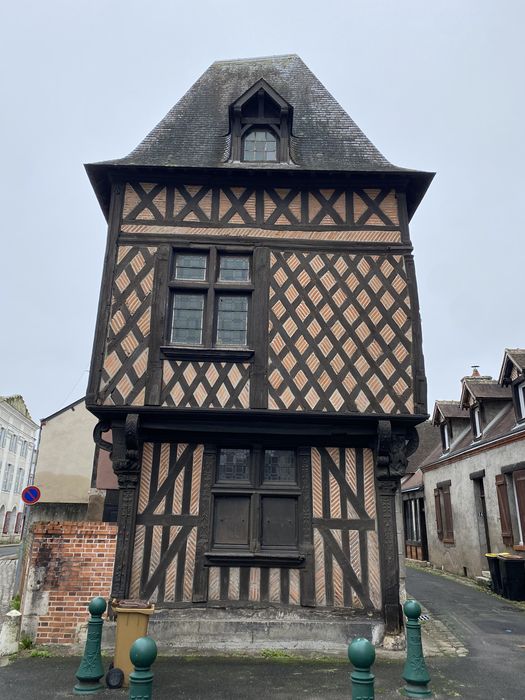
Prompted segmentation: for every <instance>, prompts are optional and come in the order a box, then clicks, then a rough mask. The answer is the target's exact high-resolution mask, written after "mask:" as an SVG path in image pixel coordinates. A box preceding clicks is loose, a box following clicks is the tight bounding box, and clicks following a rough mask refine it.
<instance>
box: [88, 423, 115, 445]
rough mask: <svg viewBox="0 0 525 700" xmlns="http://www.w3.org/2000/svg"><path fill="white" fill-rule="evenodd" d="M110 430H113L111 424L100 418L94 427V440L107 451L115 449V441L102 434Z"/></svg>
mask: <svg viewBox="0 0 525 700" xmlns="http://www.w3.org/2000/svg"><path fill="white" fill-rule="evenodd" d="M108 430H111V426H110V425H109V423H106V421H103V420H99V422H98V423H97V424H96V425H95V427H94V429H93V440H94V441H95V445H97V447H99V448H100V449H101V450H104V451H105V452H111V450H112V449H113V443H111V442H108V441H107V440H104V438H103V437H102V434H103V433H107V432H108Z"/></svg>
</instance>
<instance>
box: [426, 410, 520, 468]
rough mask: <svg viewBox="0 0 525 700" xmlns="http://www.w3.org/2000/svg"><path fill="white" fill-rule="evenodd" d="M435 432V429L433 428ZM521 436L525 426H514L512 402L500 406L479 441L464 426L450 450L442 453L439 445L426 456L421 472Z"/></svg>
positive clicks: (514, 417) (454, 439) (514, 418)
mask: <svg viewBox="0 0 525 700" xmlns="http://www.w3.org/2000/svg"><path fill="white" fill-rule="evenodd" d="M435 430H436V432H437V430H438V429H437V428H435ZM518 433H519V434H523V436H524V439H525V426H518V427H517V426H516V415H515V413H514V406H513V404H512V401H509V402H508V403H506V404H502V405H501V410H500V411H499V412H498V414H497V415H496V416H495V417H494V418H493V419H492V420H491V421H490V423H489V424H488V425H487V426H486V427H485V428H484V430H483V435H482V437H481V438H480V439H479V440H476V441H474V439H473V437H472V430H471V428H470V424H469V425H468V427H467V426H466V428H465V431H462V432H461V433H460V434H459V435H457V436H455V437H454V438H453V440H452V442H451V445H450V450H449V451H448V452H446V453H443V449H442V446H441V443H439V445H436V447H435V449H434V450H432V452H431V453H430V454H429V455H428V456H427V458H426V459H425V460H424V462H423V464H422V465H421V467H422V469H423V471H425V467H427V466H429V465H431V464H433V463H436V462H440V461H442V460H443V461H444V460H448V459H450V458H451V457H454V456H456V455H460V454H462V453H463V452H465V451H467V450H472V451H473V452H475V450H476V449H478V448H481V447H483V446H484V445H486V444H487V443H489V442H492V441H493V440H496V439H497V438H501V437H504V436H506V435H514V434H518Z"/></svg>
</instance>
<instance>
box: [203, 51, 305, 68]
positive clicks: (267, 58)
mask: <svg viewBox="0 0 525 700" xmlns="http://www.w3.org/2000/svg"><path fill="white" fill-rule="evenodd" d="M276 58H298V59H299V60H300V61H302V62H303V63H304V61H303V59H302V58H301V57H300V56H299V54H297V53H281V54H273V55H271V56H252V57H251V58H224V59H219V60H218V61H214V62H213V63H212V64H211V65H212V66H215V65H217V64H220V63H252V62H253V61H274V60H275V59H276ZM305 65H306V64H305Z"/></svg>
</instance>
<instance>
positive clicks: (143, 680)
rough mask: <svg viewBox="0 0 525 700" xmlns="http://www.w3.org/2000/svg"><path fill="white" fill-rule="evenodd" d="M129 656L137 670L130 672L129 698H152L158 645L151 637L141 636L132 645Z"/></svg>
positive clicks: (144, 699)
mask: <svg viewBox="0 0 525 700" xmlns="http://www.w3.org/2000/svg"><path fill="white" fill-rule="evenodd" d="M129 658H130V659H131V663H132V664H133V666H134V668H135V670H134V671H132V672H131V673H130V674H129V696H128V698H129V700H151V693H152V687H153V673H152V672H151V665H152V663H153V662H154V661H155V659H156V658H157V645H156V644H155V642H154V641H153V639H152V638H151V637H140V638H139V639H137V640H135V641H134V642H133V644H132V645H131V649H130V652H129Z"/></svg>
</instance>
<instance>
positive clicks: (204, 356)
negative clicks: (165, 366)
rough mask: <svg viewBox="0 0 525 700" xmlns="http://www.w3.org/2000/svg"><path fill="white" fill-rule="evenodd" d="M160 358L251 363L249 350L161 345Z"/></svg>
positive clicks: (250, 350) (252, 351) (251, 358)
mask: <svg viewBox="0 0 525 700" xmlns="http://www.w3.org/2000/svg"><path fill="white" fill-rule="evenodd" d="M160 353H161V358H162V359H165V360H172V359H173V360H199V361H200V360H204V361H206V360H211V361H213V362H253V356H254V350H252V349H250V348H196V347H182V346H175V345H163V346H162V347H161V348H160Z"/></svg>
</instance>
